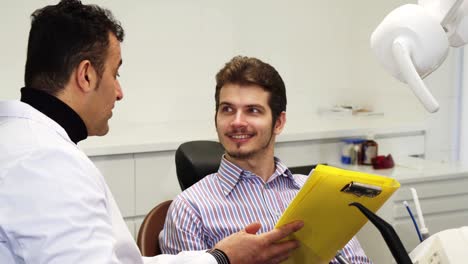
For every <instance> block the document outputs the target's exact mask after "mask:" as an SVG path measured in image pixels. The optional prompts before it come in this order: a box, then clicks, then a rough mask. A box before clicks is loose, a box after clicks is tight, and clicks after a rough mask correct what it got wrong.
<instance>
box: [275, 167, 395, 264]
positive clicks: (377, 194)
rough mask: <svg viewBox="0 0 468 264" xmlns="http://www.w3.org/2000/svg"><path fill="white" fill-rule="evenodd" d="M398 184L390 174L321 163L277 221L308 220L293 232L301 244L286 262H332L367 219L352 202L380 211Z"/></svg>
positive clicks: (316, 263) (279, 222) (283, 222)
mask: <svg viewBox="0 0 468 264" xmlns="http://www.w3.org/2000/svg"><path fill="white" fill-rule="evenodd" d="M398 188H400V183H399V182H398V181H396V180H395V179H392V178H389V177H384V176H380V175H373V174H368V173H362V172H355V171H349V170H343V169H338V168H334V167H330V166H325V165H318V166H317V167H316V168H315V169H314V170H313V171H312V172H311V174H310V176H309V179H308V180H307V181H306V183H305V184H304V186H303V187H302V188H301V190H300V191H299V193H298V194H297V196H296V197H295V198H294V200H293V201H292V202H291V204H290V205H289V206H288V208H286V210H285V211H284V213H283V215H282V216H281V217H280V219H279V220H278V223H277V224H276V227H279V226H282V225H284V224H286V223H289V222H291V221H293V220H302V221H304V227H303V228H302V229H301V230H300V231H299V232H297V233H296V234H294V235H292V236H291V238H293V239H296V240H299V241H300V242H301V247H300V248H299V249H297V250H295V251H294V252H293V253H292V255H291V257H290V258H289V260H288V261H286V262H285V263H288V264H293V263H294V264H303V263H314V264H322V263H329V262H330V261H331V260H332V259H333V258H334V257H335V255H336V253H337V251H338V250H340V249H342V248H343V247H344V246H345V245H346V243H348V241H349V240H351V238H352V237H353V236H354V235H355V234H356V233H357V232H358V231H359V230H360V229H361V228H362V227H363V226H364V224H365V223H366V222H367V218H366V217H365V216H364V215H363V214H362V213H361V212H359V210H358V209H357V208H356V207H354V206H349V204H350V203H352V202H358V203H361V204H362V205H364V206H365V207H367V208H368V209H369V210H371V211H373V212H376V211H377V210H378V209H379V208H380V207H381V206H382V205H383V204H384V203H385V201H387V199H388V198H389V197H390V196H391V195H392V194H393V193H394V192H395V191H396V190H397V189H398Z"/></svg>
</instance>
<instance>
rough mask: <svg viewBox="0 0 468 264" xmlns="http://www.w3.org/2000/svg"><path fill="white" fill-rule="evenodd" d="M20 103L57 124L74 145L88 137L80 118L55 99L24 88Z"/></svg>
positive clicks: (40, 92) (46, 94)
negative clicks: (25, 104)
mask: <svg viewBox="0 0 468 264" xmlns="http://www.w3.org/2000/svg"><path fill="white" fill-rule="evenodd" d="M21 101H22V102H24V103H27V104H29V105H30V106H32V107H34V108H35V109H37V110H38V111H40V112H42V113H43V114H44V115H46V116H48V117H49V118H50V119H52V120H54V121H55V122H57V123H58V124H59V125H60V126H61V127H62V128H63V129H64V130H65V131H66V132H67V134H68V136H69V137H70V139H71V140H72V141H73V142H74V143H75V144H76V143H78V142H79V141H81V140H83V139H86V138H87V137H88V130H87V129H86V125H85V123H84V122H83V120H82V119H81V117H80V116H79V115H78V114H77V113H76V112H75V111H74V110H73V109H72V108H71V107H70V106H68V105H67V104H65V103H64V102H62V101H61V100H60V99H58V98H57V97H55V96H52V95H50V94H48V93H46V92H43V91H40V90H38V89H33V88H27V87H25V88H22V89H21Z"/></svg>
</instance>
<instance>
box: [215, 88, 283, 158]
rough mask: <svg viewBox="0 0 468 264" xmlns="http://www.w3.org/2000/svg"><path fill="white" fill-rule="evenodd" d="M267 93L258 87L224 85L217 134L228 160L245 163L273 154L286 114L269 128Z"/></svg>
mask: <svg viewBox="0 0 468 264" xmlns="http://www.w3.org/2000/svg"><path fill="white" fill-rule="evenodd" d="M268 99H269V93H268V92H267V91H265V90H264V89H263V88H262V87H260V86H258V85H238V84H226V85H224V86H223V87H222V88H221V90H220V94H219V107H218V112H217V113H216V130H217V132H218V138H219V141H220V142H221V144H222V145H223V146H224V148H225V150H226V154H227V156H228V158H229V157H230V158H233V159H241V160H247V159H252V158H255V157H256V156H258V155H264V154H265V153H269V151H270V153H272V154H273V145H274V141H275V136H276V135H277V134H279V133H280V132H281V130H282V128H283V126H284V121H285V113H284V112H283V113H282V114H281V116H280V117H279V118H278V121H277V122H276V124H275V126H273V125H272V116H271V109H270V107H269V105H268Z"/></svg>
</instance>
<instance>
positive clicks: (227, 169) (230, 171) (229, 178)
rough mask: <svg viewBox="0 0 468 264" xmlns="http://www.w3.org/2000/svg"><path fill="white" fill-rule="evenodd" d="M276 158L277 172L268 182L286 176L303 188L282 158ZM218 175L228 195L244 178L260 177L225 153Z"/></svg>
mask: <svg viewBox="0 0 468 264" xmlns="http://www.w3.org/2000/svg"><path fill="white" fill-rule="evenodd" d="M274 160H275V172H274V173H273V175H272V176H271V177H270V179H269V180H268V182H271V181H273V180H274V179H275V178H277V177H280V176H282V177H286V178H289V179H290V180H291V181H292V183H293V185H294V186H295V187H297V188H298V189H300V188H301V186H300V185H299V183H298V182H296V180H295V179H294V177H293V175H292V173H291V171H290V170H289V169H288V168H287V167H286V165H284V164H283V163H282V162H281V160H280V159H278V158H277V157H274ZM217 176H218V178H219V180H220V182H221V187H222V189H223V191H224V194H225V195H226V196H227V195H229V193H231V191H232V190H233V189H234V188H235V187H236V185H237V184H238V183H239V182H240V181H241V180H242V179H243V178H248V177H258V176H257V175H255V174H253V173H252V172H250V171H248V170H244V169H242V168H241V167H239V166H237V165H236V164H234V163H232V162H230V161H229V160H227V159H226V158H225V157H224V155H223V157H222V159H221V164H220V165H219V169H218V173H217Z"/></svg>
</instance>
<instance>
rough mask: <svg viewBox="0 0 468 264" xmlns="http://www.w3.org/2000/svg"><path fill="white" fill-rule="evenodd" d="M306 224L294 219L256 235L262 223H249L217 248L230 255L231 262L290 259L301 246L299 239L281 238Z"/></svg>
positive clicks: (252, 263) (271, 263) (267, 262)
mask: <svg viewBox="0 0 468 264" xmlns="http://www.w3.org/2000/svg"><path fill="white" fill-rule="evenodd" d="M302 226H304V223H303V222H302V221H294V222H292V223H289V224H287V225H284V226H282V227H280V228H275V229H274V230H272V231H270V232H267V233H264V234H261V235H256V233H257V231H258V230H259V229H260V227H261V225H260V223H253V224H250V225H248V226H247V227H246V228H245V229H244V230H242V231H240V232H238V233H235V234H232V235H230V236H228V237H226V238H225V239H223V240H221V241H219V242H218V243H217V244H216V245H215V248H217V249H220V250H222V251H223V252H224V253H226V255H227V256H228V257H229V261H230V262H231V264H243V263H249V264H275V263H280V262H282V261H284V260H286V259H288V257H289V255H290V254H291V252H292V251H293V250H294V249H296V248H297V247H299V242H297V241H292V240H291V241H282V242H278V241H279V240H281V239H283V238H285V237H287V236H288V235H290V234H292V233H294V232H296V231H298V230H299V229H301V228H302Z"/></svg>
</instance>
